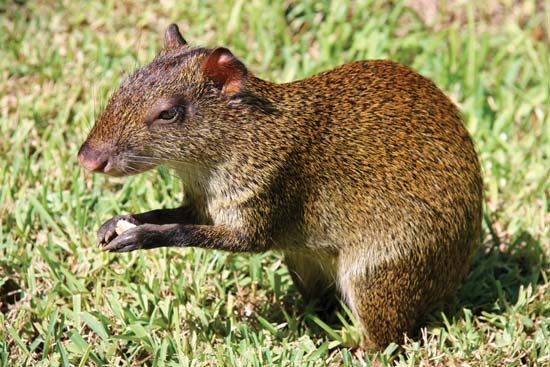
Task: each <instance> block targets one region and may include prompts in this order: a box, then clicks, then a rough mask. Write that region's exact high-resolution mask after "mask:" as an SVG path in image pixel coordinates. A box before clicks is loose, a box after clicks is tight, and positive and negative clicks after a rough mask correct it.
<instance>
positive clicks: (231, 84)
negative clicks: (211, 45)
mask: <svg viewBox="0 0 550 367" xmlns="http://www.w3.org/2000/svg"><path fill="white" fill-rule="evenodd" d="M201 70H202V72H203V74H204V75H205V76H206V77H208V78H210V80H212V81H213V82H214V84H215V85H216V87H217V88H219V89H220V90H221V92H222V94H225V95H227V96H234V95H235V94H237V93H238V92H240V91H241V89H242V87H243V85H244V81H245V78H246V74H247V71H246V67H245V66H244V65H243V63H242V62H240V61H239V60H237V58H235V56H233V54H232V53H231V51H229V50H228V49H227V48H224V47H219V48H216V49H215V50H214V51H212V53H211V54H210V55H209V56H208V57H207V58H206V59H205V60H204V61H203V63H202V65H201Z"/></svg>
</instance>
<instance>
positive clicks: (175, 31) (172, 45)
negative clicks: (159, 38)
mask: <svg viewBox="0 0 550 367" xmlns="http://www.w3.org/2000/svg"><path fill="white" fill-rule="evenodd" d="M186 45H187V42H186V41H185V40H184V39H183V36H182V35H181V33H180V30H179V28H178V26H177V25H176V24H170V25H169V26H168V28H166V32H164V48H165V49H167V50H175V49H177V48H180V47H183V46H186Z"/></svg>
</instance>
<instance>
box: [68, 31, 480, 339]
mask: <svg viewBox="0 0 550 367" xmlns="http://www.w3.org/2000/svg"><path fill="white" fill-rule="evenodd" d="M174 27H175V26H171V27H170V28H169V29H168V30H167V33H166V47H165V49H164V50H163V51H162V52H161V53H160V54H159V56H158V57H157V58H155V60H153V61H152V62H151V63H150V64H149V65H147V66H145V67H144V68H142V69H140V70H138V71H136V72H135V73H134V74H133V75H132V76H130V77H129V78H127V79H126V80H125V81H123V82H122V84H121V86H120V88H119V89H118V90H117V91H116V92H115V93H114V95H113V96H112V97H111V99H110V101H109V103H108V105H107V107H106V109H105V111H103V113H102V114H101V116H100V117H99V119H98V120H97V121H96V124H95V126H94V127H93V129H92V131H91V132H90V134H89V136H88V138H87V140H86V143H85V144H84V145H83V147H82V148H81V151H80V153H79V158H80V159H81V162H82V164H84V165H85V166H86V167H88V168H90V169H93V170H96V171H101V172H104V173H109V174H112V175H127V174H134V173H139V172H142V171H145V170H147V169H151V168H153V167H155V166H157V165H159V164H162V165H166V166H169V167H172V168H173V169H174V170H175V171H176V172H177V174H178V175H179V176H180V177H181V179H182V182H183V188H184V192H185V199H184V203H183V205H182V207H181V208H178V209H171V210H170V209H165V210H157V211H153V212H149V213H142V214H135V215H127V216H117V217H115V218H113V219H111V220H110V221H108V222H107V223H106V224H105V225H104V226H102V228H101V229H100V234H99V236H100V243H101V244H102V245H103V246H104V248H105V249H107V250H111V251H130V250H134V249H138V248H152V247H158V246H200V247H204V248H214V249H221V250H226V251H243V252H249V251H254V252H261V251H267V250H279V251H281V252H282V253H284V257H285V262H286V263H287V265H288V267H289V271H290V273H291V275H292V277H293V279H294V281H295V283H296V285H297V287H298V289H299V290H300V291H301V292H302V294H304V296H305V297H306V298H308V299H316V298H317V299H318V298H325V297H330V296H331V295H333V294H335V292H337V294H339V295H340V296H341V297H342V298H343V299H344V301H345V302H346V303H347V304H348V305H349V307H350V309H351V310H352V312H353V313H354V315H355V316H356V317H357V319H358V320H359V322H360V324H361V327H362V334H363V346H364V347H365V348H367V349H369V350H380V349H383V348H384V347H385V346H387V345H388V344H389V343H390V342H397V343H400V342H402V341H403V340H404V339H403V338H404V335H405V334H409V335H411V334H412V333H414V331H415V330H416V328H417V327H418V326H419V325H418V322H419V320H421V319H422V318H423V317H424V316H425V315H426V314H427V313H429V312H430V311H432V310H433V309H434V308H436V307H438V306H440V305H441V304H442V303H443V302H444V301H445V300H446V299H447V298H448V297H450V296H451V295H452V294H453V293H454V291H455V290H456V288H457V286H458V285H459V283H460V281H461V280H462V279H463V278H464V276H465V275H466V273H467V271H468V265H469V261H470V257H471V255H472V253H473V251H474V248H475V247H476V245H477V243H478V241H479V239H480V235H481V216H482V179H481V174H480V167H479V163H478V159H477V156H476V153H475V150H474V146H473V143H472V140H471V138H470V136H469V134H468V132H467V131H466V129H465V128H464V126H463V124H462V120H461V115H460V113H459V111H458V110H457V108H456V107H455V106H454V105H453V103H452V102H451V101H450V100H449V99H448V98H447V97H446V96H445V95H444V94H443V93H442V92H441V91H440V90H439V89H438V88H437V87H436V86H435V85H434V84H433V83H432V82H431V81H429V80H428V79H426V78H424V77H422V76H420V75H419V74H417V73H415V72H413V71H412V70H410V69H408V68H406V67H404V66H401V65H398V64H396V63H394V62H391V61H384V60H375V61H358V62H353V63H350V64H346V65H343V66H340V67H338V68H336V69H334V70H331V71H327V72H324V73H321V74H318V75H315V76H312V77H310V78H307V79H304V80H301V81H297V82H292V83H286V84H275V83H271V82H268V81H265V80H261V79H259V78H257V77H255V76H254V75H253V74H252V73H250V71H249V70H248V69H246V67H245V66H244V65H243V64H242V63H241V62H240V61H238V60H237V59H236V58H235V57H234V56H233V55H232V54H231V53H230V52H229V51H228V50H227V49H220V48H218V49H213V50H212V49H205V48H192V47H190V46H189V45H187V43H186V42H185V41H184V40H183V37H181V35H180V34H179V31H178V30H177V27H175V28H174ZM176 32H177V33H176ZM180 38H181V39H180ZM166 106H168V107H170V108H177V109H176V110H173V109H168V110H167V108H168V107H166ZM174 106H175V107H174ZM159 111H160V112H166V111H172V112H173V111H177V113H176V114H175V116H176V117H174V118H173V120H167V119H163V118H162V117H163V116H168V117H170V116H172V115H173V114H174V113H172V114H170V113H169V114H168V115H162V114H159ZM166 121H169V122H168V123H167V122H166ZM122 217H125V218H129V219H131V220H132V221H134V222H135V223H136V224H140V225H138V226H137V227H135V229H132V230H129V231H127V232H125V233H123V234H122V235H119V236H116V234H114V233H113V225H114V224H113V223H116V221H117V220H118V219H120V218H122Z"/></svg>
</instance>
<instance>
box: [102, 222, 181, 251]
mask: <svg viewBox="0 0 550 367" xmlns="http://www.w3.org/2000/svg"><path fill="white" fill-rule="evenodd" d="M173 226H174V225H171V224H166V225H157V224H142V225H139V226H136V227H133V228H130V229H127V230H126V231H124V232H122V233H121V234H119V235H118V236H116V237H115V239H114V240H112V241H111V242H109V243H107V244H106V245H104V246H102V247H103V250H104V251H111V252H129V251H134V250H139V249H150V248H155V247H160V246H163V245H165V244H166V242H167V239H166V236H167V234H168V233H170V229H171V228H172V227H173Z"/></svg>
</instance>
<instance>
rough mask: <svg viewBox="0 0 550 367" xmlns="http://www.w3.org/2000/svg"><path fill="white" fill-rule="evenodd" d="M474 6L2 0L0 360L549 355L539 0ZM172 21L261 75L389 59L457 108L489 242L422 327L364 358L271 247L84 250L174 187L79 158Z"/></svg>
mask: <svg viewBox="0 0 550 367" xmlns="http://www.w3.org/2000/svg"><path fill="white" fill-rule="evenodd" d="M407 3H409V4H412V5H414V6H417V7H418V4H419V3H431V1H427V2H426V1H424V2H423V1H408V2H407ZM477 4H478V5H474V2H463V1H449V2H448V4H447V5H445V6H442V9H440V12H438V13H436V14H435V16H434V14H433V13H432V12H430V11H428V10H426V9H424V10H422V11H420V16H419V15H417V14H418V13H416V12H415V11H413V10H412V9H411V8H408V7H407V6H406V4H405V3H402V2H399V1H397V2H394V3H393V5H390V4H388V3H386V2H384V1H377V0H367V1H364V0H358V1H355V2H353V5H349V4H346V3H340V2H332V3H331V2H329V1H321V2H317V1H312V0H307V1H302V2H295V1H284V2H277V1H268V0H253V1H244V0H237V1H235V2H229V1H197V0H190V1H179V2H173V1H160V2H147V1H139V0H135V1H130V0H121V1H105V2H92V1H68V0H67V1H28V2H25V1H18V2H12V1H9V0H8V1H6V0H0V183H1V187H0V366H8V365H9V366H20V365H29V366H50V365H52V366H55V365H63V366H69V365H77V366H88V365H110V366H128V365H147V366H149V365H151V366H180V365H181V366H203V365H205V366H264V365H280V366H325V365H330V366H333V365H346V366H352V365H358V366H359V365H361V363H366V364H367V365H371V364H376V363H378V364H379V365H383V366H386V365H399V366H417V365H421V366H454V365H456V366H459V365H464V366H466V365H468V366H521V365H526V366H537V365H538V366H545V365H546V366H548V365H549V364H550V342H549V341H550V280H549V275H550V271H549V267H548V264H549V256H550V236H549V232H550V229H549V222H550V215H549V211H550V200H549V196H550V195H549V193H550V180H549V179H548V177H549V176H550V157H549V156H550V123H549V122H550V40H549V33H548V31H549V29H550V6H546V8H545V7H544V4H545V2H544V1H503V2H502V3H499V2H496V1H488V2H477ZM480 4H482V5H480ZM546 5H548V3H546ZM170 22H177V23H178V24H179V25H180V29H181V30H182V33H183V35H184V37H185V38H186V40H187V41H188V42H190V43H191V44H195V45H205V46H215V45H224V46H227V47H229V48H230V49H231V50H232V51H233V53H234V54H235V55H236V56H237V57H239V58H240V59H241V60H242V61H243V62H244V63H245V64H246V65H248V67H249V68H250V69H251V70H252V71H253V72H254V73H255V74H257V75H258V76H260V77H262V78H266V79H271V80H274V81H278V82H285V81H290V80H295V79H299V78H304V77H307V76H309V75H312V74H314V73H316V72H319V71H322V70H326V69H329V68H332V67H334V66H337V65H339V64H342V63H345V62H348V61H352V60H360V59H376V58H389V59H392V60H395V61H398V62H401V63H403V64H405V65H408V66H410V67H412V68H413V69H415V70H417V71H419V72H420V73H422V74H423V75H425V76H427V77H429V78H431V79H432V80H433V81H434V82H435V83H436V84H437V85H438V86H439V87H440V88H442V89H443V90H444V91H445V92H446V93H447V94H448V95H449V96H450V97H451V98H452V99H453V100H454V101H455V102H456V103H457V104H458V105H459V106H460V108H461V109H462V111H463V113H464V116H465V123H466V126H467V127H468V130H469V131H470V133H471V134H472V136H473V138H474V141H475V143H476V147H477V150H478V152H479V155H480V159H481V162H482V167H483V173H484V180H485V194H486V204H485V216H484V219H485V220H484V233H483V245H482V246H481V247H480V249H479V251H477V253H476V255H475V259H474V263H473V266H472V270H471V272H470V274H469V276H468V278H467V279H466V281H465V283H464V285H463V286H462V287H461V289H460V290H459V291H458V293H457V296H456V297H455V299H454V300H453V302H452V304H450V305H448V307H447V308H446V309H445V312H442V313H436V314H434V315H431V317H430V320H429V322H428V325H427V326H426V328H424V329H423V330H422V333H421V335H420V336H419V337H418V338H416V339H415V340H410V341H408V342H407V343H406V344H405V345H403V347H402V348H397V346H395V345H391V346H390V347H388V349H387V350H386V351H385V352H384V353H381V354H377V355H366V356H363V357H362V356H361V352H360V351H358V350H357V348H356V345H357V331H356V328H355V327H354V326H353V323H352V321H351V320H350V319H349V318H348V317H347V316H346V310H344V309H342V310H340V311H339V314H338V317H335V318H334V320H332V321H331V322H329V323H328V324H326V323H324V322H323V321H321V320H320V319H319V317H318V316H317V315H316V314H315V313H314V312H312V310H311V308H310V307H309V306H308V305H306V304H304V302H303V301H302V300H301V298H300V296H299V294H298V293H297V290H296V288H295V287H294V286H293V285H292V282H291V279H290V276H289V274H288V272H287V270H286V269H285V267H284V265H283V264H282V261H281V256H280V255H279V254H277V253H268V254H263V255H249V254H239V255H235V254H229V253H223V252H216V251H204V250H197V249H156V250H151V251H138V252H132V253H129V254H107V253H103V252H102V251H100V250H99V249H98V247H97V246H96V238H95V233H96V230H97V228H98V226H99V225H100V224H101V223H102V222H103V221H105V220H107V219H108V218H110V217H111V216H112V215H114V214H116V213H126V212H141V211H145V210H149V209H152V208H157V207H161V206H166V207H173V206H176V205H178V203H179V201H180V200H181V187H180V184H179V181H178V180H177V179H176V178H175V177H174V176H173V174H172V173H171V172H170V171H168V170H166V169H162V168H161V169H159V170H157V171H153V172H149V173H146V174H142V175H139V176H134V177H130V178H119V179H114V178H110V177H104V176H99V175H91V174H89V173H86V172H84V170H83V169H81V168H80V167H79V165H78V164H77V160H76V152H77V150H78V148H79V145H80V144H81V143H82V142H83V140H84V139H85V137H86V134H87V132H88V131H89V129H90V127H91V126H92V124H93V121H94V118H95V117H96V116H97V114H98V113H99V112H100V111H101V108H102V106H104V105H105V103H106V101H107V99H108V96H109V94H110V93H111V92H112V91H113V90H114V89H115V88H116V86H117V85H118V83H119V82H120V80H121V79H122V78H123V77H124V76H125V75H127V74H128V73H130V72H132V70H134V69H135V68H136V67H137V66H139V65H143V64H145V63H147V62H148V61H149V60H151V59H152V57H153V56H154V55H155V53H156V52H157V51H158V50H159V47H160V45H161V44H162V43H161V37H162V33H163V31H164V29H165V27H166V26H167V25H168V24H169V23H170ZM360 359H364V362H361V361H360Z"/></svg>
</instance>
